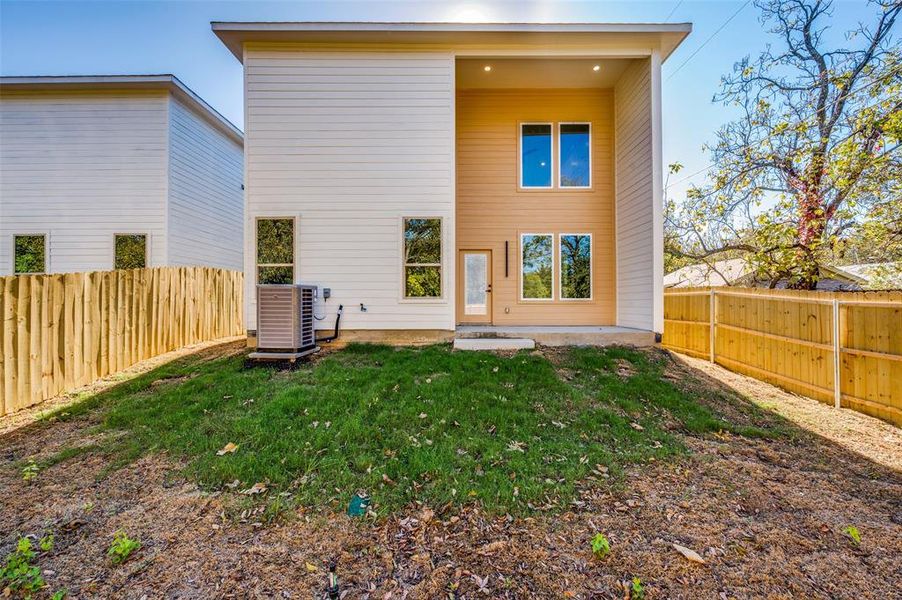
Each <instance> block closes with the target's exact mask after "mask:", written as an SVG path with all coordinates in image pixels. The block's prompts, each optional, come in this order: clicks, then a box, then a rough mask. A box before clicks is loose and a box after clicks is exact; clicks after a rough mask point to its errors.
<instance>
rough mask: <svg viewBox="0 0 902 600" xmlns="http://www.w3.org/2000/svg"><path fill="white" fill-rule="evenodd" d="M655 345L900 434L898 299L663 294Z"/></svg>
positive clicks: (749, 292)
mask: <svg viewBox="0 0 902 600" xmlns="http://www.w3.org/2000/svg"><path fill="white" fill-rule="evenodd" d="M663 344H664V346H666V347H668V348H671V349H673V350H676V351H677V352H682V353H685V354H688V355H690V356H696V357H699V358H704V359H706V360H710V361H711V362H716V363H718V364H721V365H723V366H724V367H727V368H728V369H730V370H733V371H736V372H738V373H743V374H745V375H750V376H752V377H755V378H757V379H761V380H763V381H767V382H769V383H773V384H775V385H777V386H780V387H782V388H784V389H786V390H789V391H791V392H796V393H799V394H803V395H805V396H810V397H812V398H815V399H817V400H820V401H822V402H828V403H831V404H834V405H835V406H836V407H840V406H845V407H848V408H852V409H854V410H857V411H860V412H863V413H867V414H870V415H873V416H876V417H880V418H882V419H885V420H887V421H890V422H892V423H895V424H896V425H902V292H831V293H827V292H800V291H792V290H767V289H740V288H682V289H672V290H665V293H664V338H663Z"/></svg>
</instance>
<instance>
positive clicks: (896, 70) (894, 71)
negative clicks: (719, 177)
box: [664, 67, 902, 190]
mask: <svg viewBox="0 0 902 600" xmlns="http://www.w3.org/2000/svg"><path fill="white" fill-rule="evenodd" d="M896 75H902V67H896V68H893V69H890V71H889V76H890V77H895V76H896ZM885 77H886V76H883V77H881V78H880V79H878V80H877V81H872V82H870V83H867V84H865V85H862V86H861V87H859V88H857V89H849V90H848V91H847V92H846V93H844V94H842V95H840V96H839V97H837V98H836V100H834V102H838V101H840V100H844V99H846V98H848V97H850V96H852V95H853V94H857V93H859V92H863V91H865V90H867V89H869V88H872V87H874V86H875V85H878V84H880V83H883V79H884V78H885ZM884 101H885V100H878V101H877V102H874V103H873V104H868V105H866V106H863V107H862V108H861V110H867V109H869V108H874V107H875V106H877V105H879V104H880V103H881V102H884ZM855 133H856V132H855V131H853V132H852V133H851V134H850V135H849V136H847V137H846V138H844V139H843V140H842V141H845V139H848V138H849V137H851V135H854V134H855ZM761 143H762V142H760V141H758V142H754V143H751V144H743V145H742V146H739V147H737V148H736V151H739V150H744V149H746V148H752V147H756V146H760V145H761ZM715 166H717V163H711V164H709V165H707V166H706V167H703V168H701V169H699V170H698V171H695V172H694V173H690V174H689V175H686V176H685V177H682V178H680V179H677V180H676V181H672V182H670V183H668V184H667V185H665V186H664V189H665V190H669V189H670V188H672V187H673V186H675V185H677V184H680V183H683V182H684V181H686V180H687V179H692V178H693V177H695V176H696V175H698V174H700V173H704V172H706V171H710V170H711V169H713V168H714V167H715Z"/></svg>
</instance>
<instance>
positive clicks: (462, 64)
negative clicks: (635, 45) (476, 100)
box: [457, 58, 629, 90]
mask: <svg viewBox="0 0 902 600" xmlns="http://www.w3.org/2000/svg"><path fill="white" fill-rule="evenodd" d="M628 64H629V60H627V59H594V58H573V59H561V58H549V59H542V58H539V59H533V58H478V59H476V58H474V59H458V60H457V89H459V90H460V89H464V90H465V89H488V88H502V89H517V88H609V87H613V86H614V83H616V81H617V79H618V78H619V77H620V75H621V73H623V70H624V69H625V68H626V67H627V65H628ZM486 66H489V67H491V70H489V71H486V69H485V68H486ZM596 66H597V67H598V70H597V71H596V70H595V67H596Z"/></svg>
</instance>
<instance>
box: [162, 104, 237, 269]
mask: <svg viewBox="0 0 902 600" xmlns="http://www.w3.org/2000/svg"><path fill="white" fill-rule="evenodd" d="M169 116H170V119H169V140H170V154H169V201H170V203H169V214H168V219H167V220H168V223H169V264H170V265H173V266H193V265H204V266H211V267H222V268H226V269H237V270H240V269H241V268H242V250H243V244H244V241H243V234H242V230H241V227H242V223H243V212H244V192H243V191H242V190H241V184H242V183H243V181H244V174H243V170H244V156H243V150H242V147H241V145H240V144H238V143H237V142H236V141H234V140H233V139H231V138H230V137H228V136H226V135H225V134H224V133H223V132H222V131H221V130H220V129H219V128H217V127H216V126H214V125H213V124H212V123H210V121H208V120H207V119H205V118H203V117H201V116H200V115H199V114H198V113H197V112H195V111H194V110H192V109H191V108H189V107H188V106H186V104H185V103H184V102H182V101H181V100H179V99H177V98H175V97H171V98H170V104H169Z"/></svg>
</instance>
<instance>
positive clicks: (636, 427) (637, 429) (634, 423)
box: [630, 422, 645, 431]
mask: <svg viewBox="0 0 902 600" xmlns="http://www.w3.org/2000/svg"><path fill="white" fill-rule="evenodd" d="M630 427H632V428H633V429H635V430H636V431H642V430H644V429H645V427H642V426H641V425H639V424H638V423H636V422H632V423H630Z"/></svg>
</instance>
